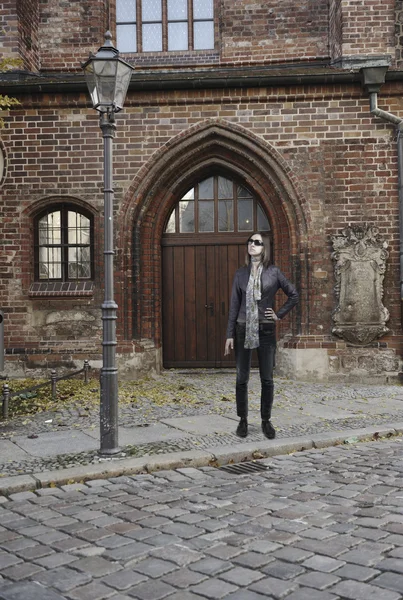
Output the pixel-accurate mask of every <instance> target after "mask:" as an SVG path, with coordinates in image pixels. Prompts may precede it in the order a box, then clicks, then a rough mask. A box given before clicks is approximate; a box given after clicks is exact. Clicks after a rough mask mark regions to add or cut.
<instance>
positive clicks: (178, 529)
mask: <svg viewBox="0 0 403 600" xmlns="http://www.w3.org/2000/svg"><path fill="white" fill-rule="evenodd" d="M201 526H203V523H201ZM161 531H163V532H164V533H168V534H171V535H177V536H178V537H180V538H184V539H185V540H188V539H191V538H193V537H196V536H198V535H201V534H203V533H204V529H201V528H200V527H196V526H195V525H186V523H170V524H169V525H164V526H163V527H161Z"/></svg>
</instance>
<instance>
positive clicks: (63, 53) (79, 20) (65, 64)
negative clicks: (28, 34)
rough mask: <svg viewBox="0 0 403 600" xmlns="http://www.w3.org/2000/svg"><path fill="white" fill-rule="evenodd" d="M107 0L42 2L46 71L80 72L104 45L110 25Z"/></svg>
mask: <svg viewBox="0 0 403 600" xmlns="http://www.w3.org/2000/svg"><path fill="white" fill-rule="evenodd" d="M108 5H109V2H107V0H91V1H90V2H82V0H69V2H65V1H64V0H47V1H44V2H41V3H40V51H41V68H42V70H51V71H59V70H61V71H71V70H73V71H76V70H78V69H79V68H80V64H81V62H84V61H85V60H86V59H87V58H88V54H89V52H94V51H95V50H97V49H98V48H99V46H101V45H102V43H103V41H104V34H105V31H106V30H107V29H108V28H109V23H108V14H109V13H108Z"/></svg>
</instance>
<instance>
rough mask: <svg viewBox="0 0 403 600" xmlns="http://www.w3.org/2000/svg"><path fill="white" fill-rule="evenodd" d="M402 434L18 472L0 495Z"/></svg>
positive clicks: (317, 438) (367, 431)
mask: <svg viewBox="0 0 403 600" xmlns="http://www.w3.org/2000/svg"><path fill="white" fill-rule="evenodd" d="M402 434H403V423H396V424H395V425H383V426H381V427H376V426H375V427H374V426H372V427H367V428H363V429H347V430H343V431H338V432H337V431H336V432H331V433H325V434H318V435H313V436H309V437H294V438H286V439H278V440H274V441H271V442H268V441H267V442H258V443H255V442H250V443H246V444H242V445H241V446H237V447H234V446H217V447H215V448H211V449H210V450H211V452H207V451H203V450H189V451H181V452H173V453H167V454H159V455H156V456H153V457H149V456H143V457H142V458H124V459H121V460H116V459H109V460H104V461H103V462H102V463H100V464H98V465H85V466H82V467H70V468H67V469H60V470H57V471H47V472H40V473H34V474H32V475H15V476H12V477H4V478H1V479H0V496H9V495H11V494H15V493H19V492H28V491H32V490H35V489H36V490H38V489H44V488H52V487H57V486H63V485H69V484H72V483H83V482H84V481H91V480H95V479H108V478H110V477H120V476H123V475H138V474H140V473H152V472H154V471H162V470H172V469H179V468H184V467H194V468H200V467H206V466H215V467H219V466H223V465H226V464H228V463H237V462H246V461H252V460H257V459H263V458H269V457H272V456H278V455H284V454H292V453H295V452H301V451H305V450H311V449H321V448H326V447H329V446H336V445H341V444H354V443H357V442H363V441H371V440H372V441H376V440H379V439H382V438H391V437H396V436H401V435H402Z"/></svg>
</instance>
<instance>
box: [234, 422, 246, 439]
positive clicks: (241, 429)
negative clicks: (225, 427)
mask: <svg viewBox="0 0 403 600" xmlns="http://www.w3.org/2000/svg"><path fill="white" fill-rule="evenodd" d="M236 434H237V436H238V437H241V438H245V437H246V436H247V435H248V421H247V420H246V418H245V417H244V418H243V419H241V420H240V421H239V423H238V427H237V428H236Z"/></svg>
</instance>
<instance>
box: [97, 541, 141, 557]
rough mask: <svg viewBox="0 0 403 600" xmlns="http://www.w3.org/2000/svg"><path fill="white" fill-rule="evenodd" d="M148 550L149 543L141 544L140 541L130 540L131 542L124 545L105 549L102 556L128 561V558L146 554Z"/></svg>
mask: <svg viewBox="0 0 403 600" xmlns="http://www.w3.org/2000/svg"><path fill="white" fill-rule="evenodd" d="M149 551H150V546H149V545H147V544H143V543H142V542H132V543H131V544H126V546H120V547H119V548H114V549H112V550H107V551H106V552H105V555H104V556H105V557H106V558H110V559H111V560H122V561H124V562H128V561H129V560H132V559H134V558H136V559H138V558H140V557H141V556H144V555H145V554H148V553H149Z"/></svg>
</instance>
